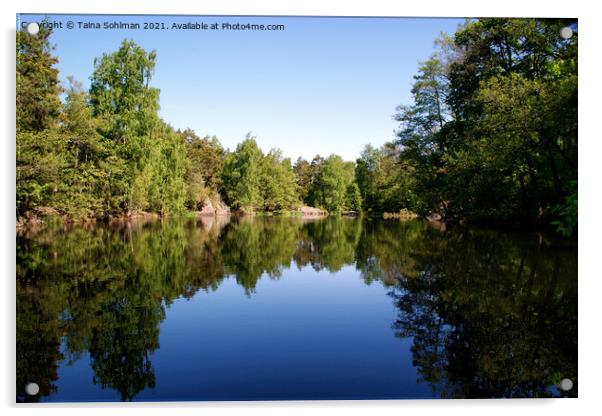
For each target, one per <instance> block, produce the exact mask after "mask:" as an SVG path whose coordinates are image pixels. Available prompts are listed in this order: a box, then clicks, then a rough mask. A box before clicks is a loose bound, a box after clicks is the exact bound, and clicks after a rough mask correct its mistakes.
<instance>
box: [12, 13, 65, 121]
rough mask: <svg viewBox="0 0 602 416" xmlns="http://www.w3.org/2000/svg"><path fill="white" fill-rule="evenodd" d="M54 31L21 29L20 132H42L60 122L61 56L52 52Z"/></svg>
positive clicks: (18, 116) (18, 74)
mask: <svg viewBox="0 0 602 416" xmlns="http://www.w3.org/2000/svg"><path fill="white" fill-rule="evenodd" d="M50 35H51V31H50V30H48V29H46V28H45V27H44V26H43V25H42V26H41V27H40V30H39V32H38V33H37V34H35V35H32V34H30V33H29V32H28V31H26V30H18V31H17V42H16V47H17V62H16V69H17V84H16V97H17V101H16V107H17V131H21V130H22V131H41V130H44V129H48V128H51V127H53V126H55V125H56V122H57V118H58V116H59V114H60V110H61V101H60V99H59V94H60V93H61V86H60V83H59V79H58V69H56V67H55V65H56V64H57V63H58V59H57V58H56V57H55V56H53V55H52V50H53V47H52V46H51V45H50V41H49V38H50Z"/></svg>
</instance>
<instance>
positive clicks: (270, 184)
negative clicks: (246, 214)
mask: <svg viewBox="0 0 602 416" xmlns="http://www.w3.org/2000/svg"><path fill="white" fill-rule="evenodd" d="M261 170H262V171H261V181H260V186H261V194H262V198H263V209H264V210H266V211H282V210H290V209H293V208H295V207H296V206H297V205H298V202H299V198H298V195H297V183H296V177H295V172H294V171H293V167H292V165H291V160H290V159H288V158H284V157H283V156H282V151H280V150H278V149H273V150H270V152H268V154H267V155H265V157H264V158H263V160H262V164H261Z"/></svg>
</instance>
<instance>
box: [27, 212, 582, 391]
mask: <svg viewBox="0 0 602 416" xmlns="http://www.w3.org/2000/svg"><path fill="white" fill-rule="evenodd" d="M16 286H17V357H16V358H17V400H18V401H118V400H140V401H152V400H262V399H273V400H280V399H392V398H441V397H443V398H463V397H550V396H571V397H574V396H576V395H577V387H578V383H577V249H576V245H575V244H574V243H570V242H559V241H555V240H553V239H551V238H550V237H546V236H542V235H539V234H525V233H522V234H509V233H502V232H494V231H485V230H476V229H469V230H451V231H450V230H448V231H447V232H443V231H440V230H437V229H435V228H433V227H432V226H429V225H428V224H425V223H423V222H420V221H415V222H405V223H402V222H397V221H376V220H357V219H346V218H329V219H324V220H317V221H302V220H300V219H290V218H255V219H244V220H237V221H230V222H228V221H227V220H219V219H216V220H214V219H207V220H204V222H196V221H188V222H184V221H175V220H170V221H168V222H164V223H147V224H139V225H131V226H129V227H114V228H109V227H95V228H89V229H84V228H73V229H65V228H50V229H46V230H43V231H38V232H32V231H28V232H22V233H19V234H18V236H17V282H16ZM563 378H570V379H572V380H573V382H574V387H573V389H572V390H571V391H569V392H561V391H560V390H558V389H557V388H555V387H554V386H555V385H556V384H557V383H558V382H559V381H560V380H561V379H563ZM28 382H36V383H37V384H38V385H39V386H40V392H39V394H38V395H36V396H33V397H30V396H27V394H26V393H25V389H24V386H25V385H26V384H27V383H28Z"/></svg>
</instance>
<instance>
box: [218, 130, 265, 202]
mask: <svg viewBox="0 0 602 416" xmlns="http://www.w3.org/2000/svg"><path fill="white" fill-rule="evenodd" d="M262 159H263V154H262V152H261V149H259V146H257V142H256V141H255V139H254V138H253V137H251V136H250V135H247V138H246V139H245V140H244V141H243V142H242V143H240V144H239V145H238V146H236V151H234V152H232V153H228V154H227V155H226V158H225V160H224V170H223V173H222V183H223V190H224V197H225V200H226V202H227V203H228V204H229V205H230V206H231V207H234V208H236V209H245V210H249V211H254V210H256V209H257V208H259V207H260V206H261V203H262V195H261V189H260V187H261V161H262Z"/></svg>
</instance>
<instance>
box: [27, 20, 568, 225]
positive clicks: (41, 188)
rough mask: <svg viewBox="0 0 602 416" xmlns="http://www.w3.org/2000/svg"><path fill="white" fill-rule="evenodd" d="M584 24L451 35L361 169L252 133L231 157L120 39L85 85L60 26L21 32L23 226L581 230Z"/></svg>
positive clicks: (478, 25)
mask: <svg viewBox="0 0 602 416" xmlns="http://www.w3.org/2000/svg"><path fill="white" fill-rule="evenodd" d="M576 25H577V22H576V20H567V19H516V18H512V19H501V18H490V19H469V20H467V21H466V22H465V23H464V24H463V25H462V26H460V27H459V28H458V30H457V31H456V33H454V34H452V35H449V36H448V35H442V36H441V37H440V38H438V39H436V40H434V41H435V46H436V48H435V52H434V53H433V54H432V55H431V56H430V57H428V58H427V59H426V60H425V61H423V62H420V63H419V65H418V67H417V72H416V75H415V76H414V82H413V86H412V91H411V92H412V96H413V100H412V102H410V103H401V105H400V106H399V107H398V108H397V109H396V113H395V114H394V115H393V118H394V120H396V121H397V123H398V129H397V131H396V135H395V136H394V137H393V138H392V140H391V141H390V142H387V143H384V144H383V145H382V146H381V147H379V148H375V147H373V146H370V145H367V146H366V147H365V148H364V150H363V151H362V152H361V154H360V155H359V157H358V158H357V160H355V161H345V160H343V159H342V158H341V157H340V156H338V155H335V154H333V155H324V156H321V155H316V156H315V157H314V158H313V159H312V160H311V161H308V160H305V159H303V158H298V159H296V160H294V161H293V160H291V159H290V158H287V157H284V155H283V154H282V152H281V151H280V150H279V149H272V150H270V151H268V152H267V153H265V152H264V151H262V149H261V148H260V146H259V145H258V142H257V139H256V138H255V137H252V136H251V135H248V136H247V137H246V138H244V140H242V142H241V143H239V144H238V146H237V147H236V148H235V149H232V150H230V149H225V148H224V147H223V146H222V145H221V144H220V141H219V139H218V138H216V137H200V136H198V135H197V134H196V133H195V132H194V131H192V130H190V129H186V130H180V129H175V128H174V127H172V126H171V125H169V124H168V122H167V121H165V120H162V119H161V118H160V116H159V90H158V89H157V88H155V87H154V86H153V84H152V78H153V74H154V67H155V62H156V58H157V55H156V52H155V51H146V50H144V49H143V48H141V47H140V46H138V45H137V44H136V43H135V42H133V41H131V40H124V41H123V42H122V43H121V45H119V46H118V49H117V50H116V51H114V52H110V53H103V54H102V55H101V56H99V57H98V58H96V59H95V61H94V70H93V73H92V74H91V76H90V88H89V89H88V90H85V89H83V88H82V85H81V84H80V83H79V82H78V81H77V80H75V79H73V78H68V82H67V85H63V84H64V83H62V82H60V80H59V73H58V70H57V68H56V65H57V63H58V58H57V57H56V56H54V55H53V46H52V43H51V35H52V31H51V30H49V29H46V28H44V27H41V29H40V31H39V32H38V33H37V34H36V35H31V34H29V33H28V32H26V31H24V30H21V31H18V32H17V42H16V49H17V50H16V52H17V62H16V80H17V83H16V111H17V112H16V149H17V154H16V215H17V219H18V220H24V219H31V218H36V217H39V216H44V215H52V216H60V217H63V218H67V219H71V220H78V219H98V220H100V219H106V218H110V217H114V216H124V215H125V216H128V215H131V214H133V213H141V212H144V213H157V214H160V215H163V216H165V215H179V214H186V213H189V212H196V211H200V210H202V208H203V206H204V205H205V204H206V203H207V201H212V202H213V204H217V203H220V202H221V201H224V202H225V204H227V205H228V206H229V207H230V209H232V210H233V211H235V212H241V213H289V212H295V211H296V210H297V209H298V208H299V207H301V206H311V207H316V208H320V209H323V210H324V211H327V212H328V213H330V214H335V215H336V214H340V213H344V212H347V211H352V212H354V213H357V214H363V215H382V214H383V213H396V212H400V211H403V212H405V211H407V212H411V213H415V214H417V215H420V216H423V217H429V218H436V219H440V220H442V221H445V222H448V223H458V224H467V223H468V224H484V225H491V226H501V227H517V228H524V229H533V228H551V229H553V230H555V231H556V232H558V233H559V234H561V235H564V236H571V235H575V234H576V229H577V46H578V44H577V39H578V34H577V31H576ZM567 26H569V27H572V28H573V29H574V30H573V32H574V33H573V34H572V36H571V37H569V38H568V39H565V38H563V37H561V36H560V31H561V29H562V28H564V27H567ZM392 88H399V86H392ZM394 111H395V109H392V113H393V112H394ZM249 127H252V126H249ZM283 140H284V139H283Z"/></svg>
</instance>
